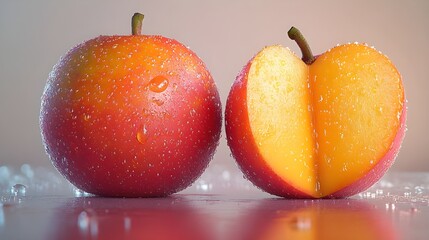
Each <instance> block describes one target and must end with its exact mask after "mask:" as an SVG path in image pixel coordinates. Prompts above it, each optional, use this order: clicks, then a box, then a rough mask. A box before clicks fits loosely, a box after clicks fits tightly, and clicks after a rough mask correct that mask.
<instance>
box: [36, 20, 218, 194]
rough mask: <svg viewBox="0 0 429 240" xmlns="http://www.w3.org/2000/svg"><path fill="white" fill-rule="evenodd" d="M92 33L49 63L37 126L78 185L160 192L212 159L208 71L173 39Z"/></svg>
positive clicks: (214, 97) (99, 190)
mask: <svg viewBox="0 0 429 240" xmlns="http://www.w3.org/2000/svg"><path fill="white" fill-rule="evenodd" d="M142 19H143V18H142V15H141V14H135V15H134V17H133V21H132V23H133V35H129V36H99V37H96V38H94V39H91V40H89V41H86V42H83V43H82V44H79V45H78V46H76V47H74V48H73V49H71V50H70V51H69V52H68V53H67V54H66V55H65V56H63V57H62V58H61V59H60V60H59V62H58V63H57V64H56V65H55V66H54V68H53V70H52V72H51V73H50V74H49V78H48V81H47V84H46V87H45V90H44V92H43V96H42V104H41V111H40V128H41V133H42V138H43V143H44V145H45V149H46V152H47V154H48V155H49V157H50V159H51V161H52V163H53V165H54V166H55V167H56V168H57V169H58V171H59V172H60V173H61V174H62V175H63V176H64V177H65V178H66V179H68V180H69V181H70V182H71V183H72V184H74V185H75V186H76V187H78V188H79V189H81V190H83V191H85V192H88V193H92V194H96V195H102V196H121V197H151V196H166V195H170V194H172V193H175V192H178V191H180V190H182V189H184V188H186V187H187V186H189V185H190V184H191V183H192V182H193V181H194V180H195V179H196V178H198V177H199V176H200V175H201V174H202V172H203V171H204V169H205V168H206V167H207V165H208V163H209V161H210V160H211V158H212V156H213V154H214V152H215V149H216V147H217V145H218V142H219V138H220V131H221V125H222V109H221V103H220V99H219V94H218V91H217V88H216V85H215V82H214V81H213V79H212V76H211V75H210V73H209V71H208V70H207V68H206V66H205V65H204V63H203V62H202V60H201V59H200V58H198V56H197V55H196V54H195V53H194V52H192V51H191V50H190V49H188V48H187V47H186V46H184V45H183V44H181V43H179V42H178V41H176V40H173V39H169V38H166V37H163V36H152V35H151V36H149V35H141V34H140V30H139V27H141V21H142Z"/></svg>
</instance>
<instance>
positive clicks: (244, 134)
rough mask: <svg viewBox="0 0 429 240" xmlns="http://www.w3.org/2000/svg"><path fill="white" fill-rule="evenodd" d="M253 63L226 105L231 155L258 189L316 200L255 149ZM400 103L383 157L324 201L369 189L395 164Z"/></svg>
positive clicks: (403, 122)
mask: <svg viewBox="0 0 429 240" xmlns="http://www.w3.org/2000/svg"><path fill="white" fill-rule="evenodd" d="M318 57H319V56H318ZM253 60H254V58H252V59H251V60H249V62H248V63H247V64H246V65H245V66H244V68H243V69H242V70H241V72H240V73H239V74H238V76H237V78H236V80H235V82H234V84H233V85H232V87H231V91H230V93H229V96H228V99H227V103H226V109H225V130H226V137H227V142H228V146H229V147H230V149H231V152H232V155H233V157H234V159H235V160H236V162H237V164H238V166H239V168H240V169H241V171H242V172H243V174H244V176H245V177H246V178H247V179H248V180H250V181H251V182H252V183H253V184H255V186H256V187H258V188H260V189H261V190H263V191H265V192H268V193H270V194H273V195H276V196H280V197H285V198H315V197H314V196H312V195H311V194H308V193H305V192H303V191H300V190H298V189H297V188H296V187H294V186H293V185H292V184H291V183H289V182H287V181H285V180H283V179H282V178H281V177H279V175H278V174H277V173H276V170H275V169H271V168H270V166H268V164H267V163H266V162H265V160H264V158H263V156H262V154H261V153H260V152H259V150H258V145H257V143H256V142H255V140H254V137H253V135H252V131H251V126H250V123H249V116H248V110H247V109H248V108H247V82H248V73H249V70H250V67H251V65H252V63H253ZM404 99H405V98H404ZM403 104H404V105H403V108H402V113H401V116H400V127H399V128H398V129H397V132H396V136H395V138H394V140H393V141H392V144H391V146H390V148H389V149H388V151H387V152H386V154H385V155H384V157H383V158H382V159H380V160H379V161H378V163H377V164H375V165H374V167H373V168H372V169H371V170H370V171H369V172H367V173H366V174H364V175H363V176H362V178H361V179H359V180H357V181H356V182H354V183H352V184H350V185H348V186H346V187H345V188H343V189H340V190H339V191H336V192H334V193H331V194H328V195H326V196H323V197H324V198H344V197H349V196H352V195H355V194H357V193H359V192H362V191H364V190H366V189H367V188H369V187H371V186H372V185H373V184H374V183H376V182H377V181H378V180H379V179H380V178H381V177H382V176H383V175H384V174H385V173H386V172H387V170H388V169H389V168H390V167H391V166H392V164H393V163H394V160H395V158H396V156H397V154H398V152H399V150H400V147H401V144H402V142H403V139H404V136H405V132H406V118H407V107H406V102H404V103H403Z"/></svg>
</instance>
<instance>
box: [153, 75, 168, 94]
mask: <svg viewBox="0 0 429 240" xmlns="http://www.w3.org/2000/svg"><path fill="white" fill-rule="evenodd" d="M168 84H169V82H168V79H167V78H166V77H164V76H161V75H160V76H156V77H154V78H152V79H151V80H150V81H149V90H150V91H152V92H156V93H161V92H164V91H165V90H166V89H167V87H168Z"/></svg>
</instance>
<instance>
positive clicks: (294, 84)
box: [247, 46, 317, 194]
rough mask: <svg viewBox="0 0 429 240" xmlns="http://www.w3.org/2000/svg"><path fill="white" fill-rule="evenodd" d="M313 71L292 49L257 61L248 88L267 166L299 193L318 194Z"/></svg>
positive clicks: (269, 52) (276, 49) (272, 50)
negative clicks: (310, 88) (310, 83)
mask: <svg viewBox="0 0 429 240" xmlns="http://www.w3.org/2000/svg"><path fill="white" fill-rule="evenodd" d="M307 76H308V67H307V66H306V65H305V64H304V63H303V62H302V61H301V60H300V59H299V58H297V57H296V56H294V55H293V53H292V52H290V51H289V50H288V49H285V48H283V47H281V46H272V47H268V48H265V49H264V50H263V51H262V52H260V53H259V54H258V55H256V56H255V58H254V59H253V63H252V65H251V67H250V70H249V75H248V82H247V107H248V113H249V121H250V126H251V128H252V134H253V136H254V138H255V141H256V144H257V145H258V148H259V150H260V153H261V154H262V156H263V157H264V159H265V160H266V161H267V164H268V165H269V166H270V167H271V168H272V169H275V171H276V173H277V174H278V175H279V176H280V177H281V178H282V179H284V180H286V181H287V182H289V183H292V184H293V185H294V187H295V188H297V189H299V190H301V191H303V192H306V193H310V194H316V180H317V179H316V171H315V168H314V149H313V146H314V143H313V141H314V140H313V133H312V131H313V128H312V126H311V123H312V120H311V113H310V111H309V106H310V105H309V104H310V94H309V92H308V81H307V79H308V77H307Z"/></svg>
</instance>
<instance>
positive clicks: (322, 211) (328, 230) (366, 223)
mask: <svg viewBox="0 0 429 240" xmlns="http://www.w3.org/2000/svg"><path fill="white" fill-rule="evenodd" d="M245 218H246V219H247V220H245V222H248V223H249V222H250V224H249V226H248V225H243V226H242V228H241V232H242V233H241V235H240V236H239V239H248V240H256V239H258V240H281V239H297V240H299V239H306V240H312V239H320V240H324V239H326V240H328V239H356V240H358V239H369V240H376V239H396V234H395V231H394V229H393V226H392V223H391V222H390V220H389V219H388V218H387V217H386V216H384V215H383V213H382V212H380V211H379V210H377V209H374V208H373V207H372V206H370V205H368V204H366V203H364V202H359V201H349V200H347V201H343V202H333V201H329V202H320V201H319V202H315V203H310V204H305V203H303V202H302V201H301V202H293V203H290V202H289V203H285V202H284V201H283V203H282V201H277V200H267V201H265V202H263V203H262V204H261V205H260V206H259V207H257V208H255V209H253V211H250V213H249V215H245ZM245 229H247V230H245ZM249 229H252V231H249ZM248 231H249V232H248Z"/></svg>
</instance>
